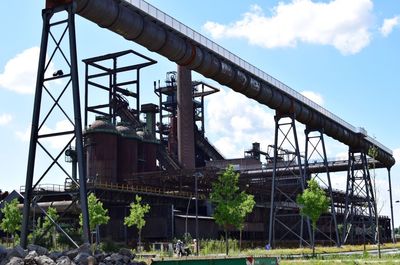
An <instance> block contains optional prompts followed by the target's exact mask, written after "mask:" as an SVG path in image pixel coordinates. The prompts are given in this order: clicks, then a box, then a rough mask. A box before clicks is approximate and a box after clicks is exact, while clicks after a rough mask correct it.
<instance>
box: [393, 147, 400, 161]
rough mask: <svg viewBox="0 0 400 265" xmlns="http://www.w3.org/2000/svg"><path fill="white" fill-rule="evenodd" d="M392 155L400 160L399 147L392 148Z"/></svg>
mask: <svg viewBox="0 0 400 265" xmlns="http://www.w3.org/2000/svg"><path fill="white" fill-rule="evenodd" d="M393 157H394V159H396V161H397V162H400V148H396V149H394V150H393Z"/></svg>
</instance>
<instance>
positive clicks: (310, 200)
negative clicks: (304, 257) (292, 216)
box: [296, 179, 329, 256]
mask: <svg viewBox="0 0 400 265" xmlns="http://www.w3.org/2000/svg"><path fill="white" fill-rule="evenodd" d="M307 183H308V187H307V188H306V189H305V190H304V191H303V193H302V194H299V195H298V196H297V200H296V201H297V204H299V205H300V214H301V215H303V216H307V217H308V218H310V220H311V223H312V242H311V243H312V249H313V256H314V255H315V242H314V241H315V230H316V228H317V221H318V219H319V217H320V216H321V214H323V213H325V212H327V211H328V207H329V198H328V197H327V196H326V194H325V191H324V190H323V189H322V188H321V187H320V186H319V185H318V182H317V181H316V180H315V179H310V180H309V181H308V182H307Z"/></svg>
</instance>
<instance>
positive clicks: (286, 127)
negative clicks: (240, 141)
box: [268, 113, 311, 247]
mask: <svg viewBox="0 0 400 265" xmlns="http://www.w3.org/2000/svg"><path fill="white" fill-rule="evenodd" d="M278 163H279V167H280V168H282V167H287V168H293V167H296V170H291V171H289V172H290V173H285V175H282V174H280V173H279V171H277V168H278ZM284 171H286V172H288V171H287V170H284ZM304 188H305V179H304V174H303V167H302V159H301V156H300V149H299V143H298V138H297V132H296V124H295V117H294V116H293V115H282V114H279V113H277V114H276V116H275V140H274V157H273V174H272V186H271V204H270V220H269V234H268V236H269V244H270V245H271V246H273V247H274V246H275V244H276V242H278V241H281V240H299V243H300V246H302V245H303V244H306V245H310V240H311V227H310V222H309V220H308V218H303V217H302V216H301V215H300V210H299V205H298V204H297V203H296V196H297V195H298V194H299V193H301V192H302V191H303V190H304ZM304 219H306V220H304ZM304 221H305V222H304ZM304 230H306V231H304ZM304 232H307V233H304Z"/></svg>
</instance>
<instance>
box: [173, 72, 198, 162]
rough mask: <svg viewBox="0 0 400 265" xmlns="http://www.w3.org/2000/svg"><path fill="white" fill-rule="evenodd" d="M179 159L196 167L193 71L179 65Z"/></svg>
mask: <svg viewBox="0 0 400 265" xmlns="http://www.w3.org/2000/svg"><path fill="white" fill-rule="evenodd" d="M177 85H178V87H177V103H178V108H177V116H178V159H179V163H180V164H181V165H182V167H183V168H185V169H193V168H195V151H194V121H193V97H192V94H193V91H192V73H191V71H190V70H189V69H188V68H186V67H184V66H180V65H178V84H177Z"/></svg>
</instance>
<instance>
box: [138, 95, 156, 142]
mask: <svg viewBox="0 0 400 265" xmlns="http://www.w3.org/2000/svg"><path fill="white" fill-rule="evenodd" d="M141 109H142V113H144V114H145V115H146V131H147V133H148V134H149V135H151V138H152V139H155V138H156V113H158V106H157V105H155V104H152V103H148V104H143V105H142V108H141Z"/></svg>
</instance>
